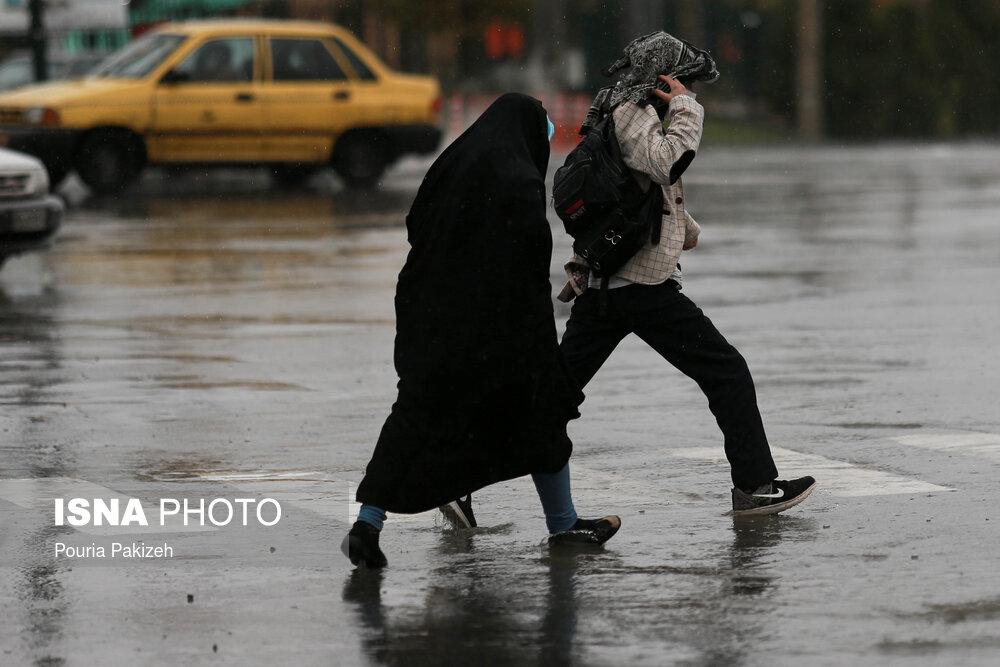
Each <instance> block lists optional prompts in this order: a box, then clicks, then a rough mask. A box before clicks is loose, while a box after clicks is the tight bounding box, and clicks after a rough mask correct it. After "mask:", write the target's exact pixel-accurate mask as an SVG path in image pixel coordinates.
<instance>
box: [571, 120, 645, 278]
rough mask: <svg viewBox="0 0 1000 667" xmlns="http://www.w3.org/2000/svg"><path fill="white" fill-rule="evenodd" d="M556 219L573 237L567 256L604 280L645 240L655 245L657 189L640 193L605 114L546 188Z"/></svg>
mask: <svg viewBox="0 0 1000 667" xmlns="http://www.w3.org/2000/svg"><path fill="white" fill-rule="evenodd" d="M552 202H553V206H554V207H555V210H556V215H558V216H559V219H560V220H562V221H563V226H564V227H565V228H566V233H567V234H569V235H570V236H572V237H573V252H575V253H576V254H577V255H579V256H580V257H583V258H584V259H586V260H587V263H588V264H589V265H590V270H591V271H592V272H593V274H594V275H595V276H597V277H598V278H601V279H602V280H601V288H602V291H603V290H605V289H606V288H607V283H608V278H610V277H611V276H612V275H613V274H614V273H615V272H616V271H618V269H620V268H621V267H622V266H624V265H625V263H626V262H627V261H628V260H629V259H631V258H632V256H633V255H635V253H636V252H638V250H639V249H640V248H641V247H642V246H643V244H644V243H645V242H646V239H649V240H650V241H651V243H652V244H653V245H656V244H657V243H659V242H660V225H661V217H660V216H661V214H662V210H663V190H662V189H661V188H660V186H659V185H657V184H656V183H652V184H651V185H650V188H649V190H648V191H647V192H643V191H642V188H640V187H639V183H638V182H637V181H636V180H635V176H634V175H633V174H632V171H631V170H630V169H629V168H628V167H627V166H626V165H625V162H624V161H623V160H622V156H621V147H620V146H619V145H618V138H617V137H616V136H615V128H614V120H613V118H612V116H611V114H608V115H607V116H605V117H604V118H603V119H602V120H601V121H600V122H598V123H597V124H596V125H595V126H594V127H593V128H592V129H591V130H590V131H589V132H588V133H587V134H586V135H585V136H584V137H583V139H581V140H580V143H579V144H577V146H576V148H574V149H573V150H572V151H571V152H570V154H569V155H568V156H566V161H565V162H564V163H563V166H561V167H560V168H559V169H557V170H556V174H555V179H554V181H553V186H552Z"/></svg>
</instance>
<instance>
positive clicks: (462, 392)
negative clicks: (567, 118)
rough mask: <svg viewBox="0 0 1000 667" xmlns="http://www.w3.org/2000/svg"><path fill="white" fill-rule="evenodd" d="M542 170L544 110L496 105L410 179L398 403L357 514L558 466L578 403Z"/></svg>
mask: <svg viewBox="0 0 1000 667" xmlns="http://www.w3.org/2000/svg"><path fill="white" fill-rule="evenodd" d="M548 160H549V145H548V140H547V123H546V114H545V110H544V109H543V108H542V106H541V104H540V103H539V102H538V101H537V100H535V99H533V98H531V97H527V96H524V95H517V94H508V95H504V96H503V97H501V98H500V99H498V100H497V101H496V102H494V103H493V104H492V105H491V106H490V107H489V108H488V109H487V110H486V111H485V112H484V113H483V115H482V116H480V117H479V119H478V120H477V121H476V122H475V123H474V124H473V125H472V126H471V127H470V128H469V129H468V130H466V132H465V133H463V134H462V135H461V136H460V137H459V138H458V139H456V140H455V141H454V143H452V144H451V145H450V146H449V147H448V148H447V149H446V150H445V151H444V152H443V153H442V154H441V156H440V157H439V158H438V159H437V160H436V161H435V162H434V164H433V165H432V166H431V168H430V170H429V171H428V173H427V176H426V177H425V178H424V181H423V184H422V185H421V186H420V190H419V191H418V192H417V197H416V199H415V200H414V202H413V206H412V208H411V209H410V213H409V215H408V216H407V218H406V228H407V232H408V238H409V242H410V246H411V249H410V253H409V255H408V256H407V259H406V264H405V265H404V266H403V269H402V271H401V272H400V274H399V283H398V285H397V287H396V347H395V364H396V372H397V373H398V374H399V385H398V389H399V395H398V398H397V399H396V402H395V404H394V405H393V406H392V412H391V414H390V415H389V417H388V419H386V422H385V425H384V426H383V427H382V433H381V435H380V436H379V439H378V444H377V445H376V447H375V453H374V454H373V456H372V459H371V461H370V462H369V464H368V468H367V470H366V474H365V478H364V480H363V481H362V482H361V485H360V487H359V488H358V493H357V498H358V501H360V502H362V503H366V504H370V505H375V506H377V507H381V508H382V509H385V510H388V511H390V512H404V513H412V512H422V511H425V510H429V509H432V508H434V507H437V506H439V505H442V504H444V503H447V502H449V501H451V500H454V499H455V498H458V497H460V496H464V495H465V494H467V493H471V492H473V491H476V490H477V489H480V488H482V487H484V486H486V485H488V484H493V483H494V482H499V481H502V480H506V479H511V478H514V477H520V476H521V475H526V474H529V473H536V472H542V473H553V472H557V471H559V470H560V469H561V468H562V467H563V466H564V465H565V464H566V462H567V461H568V460H569V456H570V453H571V449H572V444H571V443H570V440H569V438H568V437H567V435H566V424H567V422H568V421H569V420H571V419H574V418H576V417H577V416H579V413H578V412H577V407H578V406H579V404H580V403H581V401H582V400H583V395H582V394H581V393H580V391H579V390H578V389H577V388H576V386H575V383H574V382H573V381H572V379H571V376H570V374H569V372H568V371H567V369H566V367H565V365H564V363H563V361H562V357H561V356H560V353H559V348H558V344H557V340H556V328H555V321H554V319H553V312H552V300H551V286H550V285H549V264H550V259H551V254H552V234H551V231H550V228H549V223H548V221H547V220H546V217H545V211H546V197H545V185H544V178H545V171H546V167H547V166H548Z"/></svg>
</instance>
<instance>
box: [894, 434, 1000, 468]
mask: <svg viewBox="0 0 1000 667" xmlns="http://www.w3.org/2000/svg"><path fill="white" fill-rule="evenodd" d="M890 440H892V441H894V442H898V443H899V444H901V445H906V446H908V447H919V448H921V449H932V450H934V451H938V452H947V453H949V454H961V455H967V456H975V457H977V458H983V459H989V460H991V461H1000V435H996V434H994V433H970V432H968V431H958V432H951V433H947V432H938V433H918V434H914V435H900V436H895V437H892V438H890Z"/></svg>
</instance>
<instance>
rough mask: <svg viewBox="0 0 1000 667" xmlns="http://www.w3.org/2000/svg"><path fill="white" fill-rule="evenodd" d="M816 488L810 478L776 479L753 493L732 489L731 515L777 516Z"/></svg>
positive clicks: (814, 482)
mask: <svg viewBox="0 0 1000 667" xmlns="http://www.w3.org/2000/svg"><path fill="white" fill-rule="evenodd" d="M815 488H816V480H815V479H813V478H812V477H800V478H798V479H791V480H787V481H786V480H782V479H776V480H774V481H773V482H771V483H769V484H765V485H764V486H762V487H760V488H759V489H757V490H756V491H754V492H753V493H747V492H746V491H742V490H740V489H736V488H734V489H733V514H734V515H736V516H748V515H754V514H777V513H778V512H782V511H784V510H786V509H788V508H789V507H794V506H795V505H798V504H799V503H801V502H802V501H803V500H805V499H806V496H808V495H809V494H810V493H812V492H813V489H815Z"/></svg>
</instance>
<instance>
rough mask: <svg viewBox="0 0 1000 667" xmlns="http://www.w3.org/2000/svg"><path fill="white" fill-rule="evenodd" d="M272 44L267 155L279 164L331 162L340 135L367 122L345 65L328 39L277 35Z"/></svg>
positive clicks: (266, 89) (267, 94)
mask: <svg viewBox="0 0 1000 667" xmlns="http://www.w3.org/2000/svg"><path fill="white" fill-rule="evenodd" d="M267 42H268V52H267V53H268V59H269V62H270V74H271V76H270V77H269V78H268V77H265V81H264V83H263V85H262V90H263V97H264V122H265V125H266V127H267V131H266V133H265V136H264V150H265V153H266V154H267V156H268V158H269V159H270V160H272V161H274V162H309V163H321V162H323V163H325V162H328V161H329V160H330V156H331V154H332V151H333V142H334V140H335V138H336V137H337V135H339V134H340V133H341V132H343V131H344V129H346V128H349V127H354V126H357V125H359V124H362V123H363V120H362V118H361V114H363V111H362V110H361V109H360V108H359V107H358V105H357V100H356V99H355V97H356V91H355V85H354V82H353V81H352V80H351V79H350V78H349V76H348V74H347V72H346V67H345V64H344V63H343V62H341V61H340V60H338V58H337V57H335V56H334V54H333V52H332V51H331V48H330V46H331V45H330V43H329V42H328V41H327V39H325V38H321V37H292V36H277V35H272V36H271V37H270V38H269V39H268V40H267Z"/></svg>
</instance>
